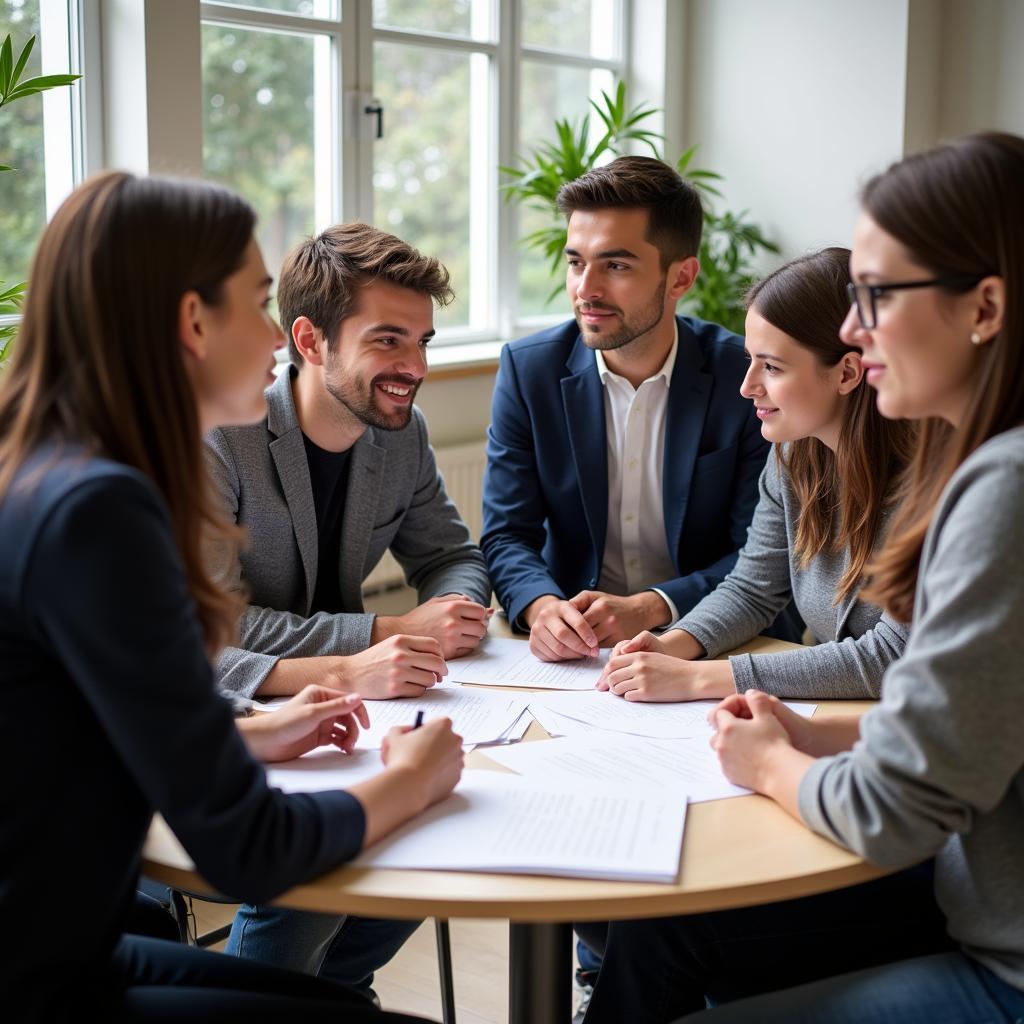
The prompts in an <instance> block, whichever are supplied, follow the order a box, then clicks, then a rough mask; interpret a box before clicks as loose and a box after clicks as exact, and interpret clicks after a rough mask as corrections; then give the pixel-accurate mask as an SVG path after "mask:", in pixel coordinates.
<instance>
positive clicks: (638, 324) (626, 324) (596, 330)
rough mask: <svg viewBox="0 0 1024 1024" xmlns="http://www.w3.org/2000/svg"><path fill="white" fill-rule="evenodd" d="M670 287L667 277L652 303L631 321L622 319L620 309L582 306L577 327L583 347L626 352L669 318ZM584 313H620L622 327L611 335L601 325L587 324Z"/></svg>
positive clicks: (589, 303)
mask: <svg viewBox="0 0 1024 1024" xmlns="http://www.w3.org/2000/svg"><path fill="white" fill-rule="evenodd" d="M667 285H668V278H667V277H663V278H662V279H661V281H659V282H658V286H657V288H655V290H654V294H653V295H652V296H651V300H650V302H648V303H647V304H646V305H644V306H642V307H641V308H640V309H638V310H637V311H636V312H635V313H633V314H632V315H631V316H630V317H628V318H627V317H625V316H622V310H621V309H619V308H618V307H616V306H602V305H601V304H600V303H596V302H581V303H579V305H578V306H577V307H576V309H575V314H576V323H577V324H579V328H580V334H581V335H582V336H583V343H584V344H585V345H586V346H587V348H596V349H600V350H601V351H602V352H608V351H610V350H612V349H616V348H622V346H623V345H628V344H629V343H630V342H631V341H635V340H636V339H637V338H639V337H640V336H641V335H642V334H647V333H648V331H651V330H653V329H654V328H655V327H657V326H658V324H659V323H660V322H661V318H662V317H663V316H664V315H665V288H666V287H667ZM582 309H588V310H589V309H593V310H595V311H597V312H601V311H602V310H608V311H610V312H612V313H618V314H619V315H620V317H622V319H621V322H620V324H619V327H618V328H617V329H614V330H609V331H607V333H606V332H605V329H604V328H603V327H601V326H600V325H597V324H593V325H587V324H584V323H583V318H582V315H581V310H582Z"/></svg>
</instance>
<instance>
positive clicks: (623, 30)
mask: <svg viewBox="0 0 1024 1024" xmlns="http://www.w3.org/2000/svg"><path fill="white" fill-rule="evenodd" d="M237 2H238V3H239V4H242V3H244V0H237ZM490 2H491V11H490V15H489V21H490V29H491V33H490V37H489V38H484V39H474V38H472V37H471V36H470V35H465V36H461V35H449V34H446V33H440V32H431V31H425V30H420V29H407V28H394V27H379V26H375V25H374V24H373V8H372V0H336V2H335V5H334V6H335V10H334V12H333V14H334V16H333V17H311V16H308V15H299V14H290V13H286V12H278V11H267V10H262V9H257V8H248V7H244V6H234V5H233V4H232V3H231V0H202V2H201V3H200V4H199V17H200V21H201V23H203V24H219V25H236V26H238V27H240V28H246V29H263V30H270V31H278V32H286V33H288V32H291V33H303V34H308V33H313V34H323V35H326V36H328V37H329V38H330V41H331V58H330V59H331V69H330V80H331V83H332V84H331V90H332V91H331V95H330V106H331V110H330V112H329V115H328V116H327V117H326V118H325V122H326V121H329V123H330V133H331V146H332V156H331V160H330V162H329V163H330V168H331V170H330V176H331V183H330V186H329V196H330V199H329V202H322V201H321V198H320V197H321V193H322V192H323V193H324V194H325V195H326V194H328V192H327V190H325V188H324V187H323V186H322V185H321V183H320V182H319V181H318V183H317V189H316V194H317V197H318V200H317V206H316V211H317V212H316V218H315V221H316V225H315V226H316V230H322V229H323V228H324V227H327V226H328V225H329V224H331V223H335V222H338V221H342V220H363V221H367V222H372V221H373V215H374V197H373V138H372V128H373V125H372V124H371V121H370V119H369V118H368V116H367V115H365V114H363V113H362V110H363V109H365V107H366V106H368V105H371V101H374V102H375V100H376V97H375V93H374V83H373V66H374V46H375V44H376V43H379V42H383V43H390V44H396V45H406V46H417V47H430V48H436V49H440V50H443V51H445V52H449V53H463V54H482V55H484V56H485V57H486V58H487V60H488V75H487V77H488V90H487V93H488V96H487V104H486V105H487V122H488V130H487V132H486V140H485V142H484V148H485V153H484V156H483V157H482V158H481V160H480V163H481V164H482V165H484V166H485V167H486V170H482V171H479V172H478V173H477V174H476V177H475V180H474V184H473V186H472V187H473V188H474V190H475V191H476V190H479V196H478V197H477V198H476V200H475V202H476V204H478V205H475V206H474V207H473V208H472V210H471V216H470V245H471V252H474V253H475V254H476V253H480V252H483V253H485V254H486V256H487V259H486V260H480V259H477V258H475V257H474V259H473V263H474V265H476V266H483V267H486V271H485V273H484V280H483V281H482V282H475V283H474V287H473V296H472V298H470V299H469V302H471V303H472V304H473V306H472V308H471V309H470V316H469V319H470V324H471V326H466V327H446V328H443V329H442V330H440V331H439V332H438V337H437V339H436V340H435V341H434V343H433V346H432V347H433V350H434V351H435V352H438V351H439V350H441V349H444V350H452V354H453V356H454V355H455V350H456V349H457V348H458V347H459V346H472V347H473V349H474V350H478V349H479V346H480V343H486V342H496V341H501V340H507V339H509V338H512V337H516V336H519V335H522V334H526V333H529V332H531V331H534V330H537V329H540V328H542V327H545V326H548V325H550V324H553V323H558V322H559V321H561V320H563V319H564V314H562V313H555V314H551V315H545V316H540V317H537V316H534V317H522V316H520V315H519V311H518V305H519V273H518V270H519V253H520V252H521V251H522V250H521V246H520V245H519V241H518V238H519V234H518V220H519V218H518V210H517V208H516V207H515V205H514V204H512V203H507V202H505V201H504V200H503V198H502V197H501V194H500V192H499V185H500V172H499V170H498V168H499V166H502V165H505V166H507V165H511V164H514V163H515V162H516V158H517V157H518V156H519V155H520V154H521V153H522V149H521V146H520V140H519V120H520V119H519V92H520V88H521V68H522V61H523V60H530V61H536V62H540V63H548V64H552V65H556V66H560V67H575V68H580V69H583V70H594V69H602V70H604V69H607V70H608V71H610V72H611V74H612V76H613V77H614V78H616V79H626V80H628V77H629V53H630V45H629V43H630V39H629V25H630V14H631V6H632V0H617V2H616V3H615V6H616V8H617V17H616V19H615V25H614V27H613V32H614V34H615V42H614V46H613V48H614V50H615V56H614V57H609V58H601V57H593V56H588V55H584V54H579V53H573V52H571V51H562V50H557V49H552V48H548V47H539V46H526V45H524V44H523V43H522V39H521V32H520V18H521V14H522V2H521V0H490ZM386 118H387V111H385V131H386V130H387V127H386V126H387V120H386ZM197 130H198V131H200V132H201V131H202V127H201V125H197ZM320 163H321V161H319V160H318V161H317V164H318V166H319V165H320ZM328 210H329V213H328V212H327V211H328ZM325 214H326V215H325ZM480 309H483V310H487V311H489V316H487V317H486V319H485V321H484V323H483V324H482V325H480V324H479V317H478V320H477V323H478V326H472V324H473V320H474V316H473V312H474V310H480ZM466 352H467V354H468V352H469V350H468V349H467V350H466ZM445 361H446V362H447V361H448V359H445Z"/></svg>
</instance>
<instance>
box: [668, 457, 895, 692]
mask: <svg viewBox="0 0 1024 1024" xmlns="http://www.w3.org/2000/svg"><path fill="white" fill-rule="evenodd" d="M759 486H760V491H761V495H760V499H759V501H758V503H757V508H756V509H755V510H754V518H753V520H752V521H751V524H750V530H749V532H748V533H747V542H746V544H745V545H744V546H743V548H742V550H741V551H740V553H739V558H738V559H737V561H736V566H735V568H734V569H733V570H732V572H730V573H729V575H728V576H726V578H725V579H724V580H723V581H722V582H721V583H720V584H719V585H718V586H717V587H716V588H715V589H714V591H712V593H710V594H708V596H707V597H705V598H704V599H703V600H702V601H701V602H700V604H698V605H697V606H696V607H695V608H693V610H692V611H690V612H689V613H688V614H686V615H685V616H683V618H682V619H680V620H679V622H677V623H675V624H674V625H673V626H672V627H671V628H672V629H685V630H686V631H687V632H688V633H690V634H692V635H693V636H694V637H695V638H696V639H697V640H699V641H700V643H701V644H702V645H703V646H704V649H705V650H706V651H707V652H708V657H709V658H714V657H716V656H717V655H719V654H721V653H722V651H728V650H730V649H731V648H733V647H737V646H739V645H740V644H741V643H743V642H744V641H746V640H749V639H750V638H751V637H752V636H757V634H758V633H760V632H762V631H763V630H764V629H766V628H767V627H768V626H769V625H771V622H772V620H773V619H774V618H775V616H776V615H777V614H778V613H779V612H780V611H781V610H782V609H783V608H784V607H785V606H786V605H787V604H788V603H789V600H790V598H792V600H793V602H794V604H795V605H796V607H797V610H798V611H799V612H800V616H801V618H802V619H803V620H804V622H805V623H806V624H807V625H808V627H809V628H810V630H811V632H812V633H813V634H814V638H815V639H816V640H817V641H818V643H817V645H816V646H814V647H806V648H804V649H802V650H799V651H787V652H785V653H783V654H755V655H750V654H741V655H738V656H736V657H734V658H731V659H730V664H731V665H732V673H733V677H734V679H735V681H736V690H737V692H739V693H743V692H744V691H745V690H749V689H751V688H756V689H758V690H764V691H765V692H766V693H774V694H775V695H776V696H778V697H810V698H818V699H821V698H826V699H833V700H863V699H865V698H871V699H874V698H877V697H878V694H879V691H880V689H881V683H882V674H883V673H884V672H885V670H886V668H887V667H888V666H889V665H890V664H891V663H892V662H893V661H895V660H896V659H897V658H898V657H900V655H901V654H902V653H903V649H904V647H905V646H906V642H907V629H906V627H905V626H903V625H901V624H900V623H899V622H897V621H896V620H895V619H893V618H891V617H890V616H888V615H884V614H882V610H881V609H880V608H878V607H876V606H875V605H873V604H867V603H865V602H864V601H861V600H859V599H858V598H857V594H856V591H854V592H853V593H851V594H848V595H847V596H846V597H844V598H843V599H842V600H841V601H840V602H839V603H838V604H836V603H835V600H836V588H837V587H838V585H839V581H840V579H841V578H842V575H843V573H844V572H845V571H846V567H847V565H848V564H849V552H848V551H845V550H844V551H841V552H839V553H838V554H832V553H830V552H827V551H826V552H822V553H821V554H819V555H816V556H815V557H814V558H813V559H811V562H810V564H809V565H807V566H806V567H805V568H800V566H799V564H798V563H797V559H796V555H795V554H794V551H793V549H794V544H795V539H796V529H797V523H798V521H799V517H800V502H799V500H798V499H797V496H796V494H795V493H794V491H793V487H792V485H791V484H790V480H789V474H788V473H786V472H785V471H784V470H783V469H782V468H781V467H780V466H779V460H778V458H777V457H776V455H775V453H774V452H773V453H772V454H771V455H769V456H768V462H767V463H766V464H765V467H764V472H762V474H761V480H760V485H759ZM883 523H884V520H883Z"/></svg>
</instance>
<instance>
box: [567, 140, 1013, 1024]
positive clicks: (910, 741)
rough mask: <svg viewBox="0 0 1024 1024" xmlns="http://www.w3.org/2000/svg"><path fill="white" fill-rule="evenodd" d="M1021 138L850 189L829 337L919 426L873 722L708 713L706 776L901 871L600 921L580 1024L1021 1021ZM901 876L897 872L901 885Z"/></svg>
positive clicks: (747, 697) (885, 567) (730, 709)
mask: <svg viewBox="0 0 1024 1024" xmlns="http://www.w3.org/2000/svg"><path fill="white" fill-rule="evenodd" d="M1021 224H1024V139H1022V138H1019V137H1016V136H1011V135H1005V134H996V133H987V134H983V135H977V136H971V137H969V138H966V139H961V140H958V141H955V142H952V143H949V144H946V145H943V146H941V147H939V148H938V149H935V150H932V151H930V152H927V153H921V154H915V155H913V156H909V157H907V158H906V159H904V160H902V161H901V162H899V163H898V164H896V165H895V166H894V167H892V168H891V169H890V170H889V171H888V172H886V173H885V174H883V175H880V176H879V177H877V178H875V179H873V180H872V181H870V182H869V183H868V185H867V186H866V188H865V191H864V195H863V214H862V216H861V218H860V220H859V222H858V225H857V229H856V232H855V236H854V247H853V257H852V261H851V268H852V271H853V279H854V281H855V282H856V284H855V287H854V288H853V289H852V295H851V298H852V300H853V304H854V308H853V309H851V311H850V314H849V316H848V317H847V321H846V323H845V325H844V327H843V337H844V339H845V340H846V341H847V342H848V343H849V344H853V345H857V346H859V347H861V349H862V351H863V359H862V363H863V365H864V367H865V368H866V373H867V377H868V383H869V384H870V385H871V386H872V387H873V388H874V389H875V391H876V393H877V404H878V408H879V410H880V411H881V412H882V413H883V415H885V416H887V417H893V418H896V417H906V418H911V419H915V420H924V421H925V426H924V428H923V430H922V434H921V439H920V443H919V447H918V451H917V454H916V455H915V457H914V462H913V464H912V466H911V468H910V473H909V481H908V487H907V490H906V493H905V497H904V500H903V502H902V503H901V505H900V509H899V511H898V513H897V514H896V516H895V517H894V519H893V523H892V526H891V529H890V531H889V534H888V537H887V540H886V544H885V546H884V548H883V550H882V551H881V552H880V553H879V555H878V556H877V557H876V558H875V559H874V561H873V562H872V563H871V567H870V571H871V576H872V584H871V589H870V591H868V592H867V593H866V597H867V599H869V600H876V601H878V602H879V604H881V605H882V606H883V607H884V608H885V609H886V610H887V611H888V612H889V614H891V615H893V616H894V617H895V618H897V619H899V620H901V621H904V622H908V621H911V620H912V622H913V628H912V631H911V634H910V638H909V640H908V643H907V648H906V651H905V653H904V656H903V658H902V659H900V660H899V661H898V662H896V663H895V664H894V665H892V666H891V667H890V669H889V670H888V672H887V673H886V675H885V680H884V685H883V687H882V698H881V702H880V703H879V704H878V706H877V707H875V708H873V709H872V710H871V711H869V712H868V713H867V714H866V715H864V716H863V717H862V718H861V719H860V720H859V721H858V720H856V719H855V718H843V717H829V718H824V719H821V720H820V721H817V720H815V719H811V720H810V721H805V720H804V719H798V718H797V716H795V715H790V714H788V713H787V709H786V708H785V706H784V705H783V704H782V703H781V702H779V701H778V699H777V698H776V697H773V696H771V695H768V694H765V693H762V692H760V691H757V690H751V691H748V692H747V693H746V694H734V695H732V696H731V697H729V698H727V699H726V700H725V701H723V702H722V704H720V705H719V707H718V708H717V709H716V710H715V712H714V713H713V716H712V717H713V722H714V724H715V726H716V727H717V730H718V731H717V733H716V736H715V738H714V741H713V745H714V746H715V748H716V750H717V751H718V754H719V757H720V759H721V762H722V767H723V769H724V771H725V773H726V775H727V776H728V777H729V778H730V779H731V780H732V781H733V782H735V783H738V784H740V785H746V786H750V787H752V788H754V789H756V790H758V791H759V792H761V793H763V794H765V795H766V796H768V797H771V798H772V799H774V800H776V801H778V802H779V803H780V804H781V805H782V807H784V808H785V809H786V810H787V811H788V812H789V813H790V814H792V815H793V816H794V817H796V818H798V819H799V820H801V821H803V822H804V823H806V824H807V825H808V826H809V827H810V828H812V829H814V830H815V831H816V832H819V833H820V834H821V835H823V836H826V837H827V838H829V839H831V840H832V841H834V842H836V843H838V844H840V845H841V846H844V847H846V848H848V849H851V850H854V851H856V852H857V853H859V854H861V855H863V856H864V857H866V858H867V859H868V860H869V861H871V862H873V863H876V864H880V865H883V866H886V867H889V868H894V869H895V868H902V869H903V870H901V871H898V872H897V873H895V874H892V875H889V876H887V877H885V878H882V879H879V880H878V881H876V882H870V883H867V884H865V885H860V886H856V887H854V888H852V889H845V890H840V891H838V892H834V893H827V894H824V895H821V896H816V897H811V898H808V899H799V900H790V901H788V902H785V903H780V904H772V905H768V906H763V907H750V908H745V909H742V910H734V911H724V912H720V913H713V914H697V915H692V916H690V917H685V918H665V919H654V920H650V921H628V922H613V923H612V924H611V925H610V927H609V929H608V932H607V936H606V945H605V949H604V954H605V959H604V964H603V965H602V968H601V974H600V975H599V977H598V981H597V984H596V986H595V987H594V996H593V1000H592V1002H591V1004H590V1008H589V1010H588V1013H587V1016H586V1022H587V1024H601V1022H612V1021H615V1022H620V1021H623V1020H629V1021H631V1022H632V1024H648V1022H649V1024H655V1022H658V1024H660V1022H664V1021H668V1020H672V1019H675V1018H677V1017H679V1016H680V1015H682V1014H684V1013H688V1012H690V1013H692V1012H694V1011H700V1012H703V1007H704V1006H705V998H706V997H710V998H711V999H712V1000H713V1001H714V1002H719V1003H722V1002H727V1001H731V1000H737V999H738V998H739V997H742V996H754V995H755V994H757V993H769V992H770V993H772V994H770V995H757V997H756V998H750V999H744V1000H743V1001H741V1002H732V1003H731V1005H728V1006H720V1007H719V1008H717V1009H714V1010H712V1011H710V1012H711V1014H712V1017H711V1020H712V1021H714V1022H715V1024H774V1022H782V1021H785V1022H786V1024H809V1022H812V1021H813V1022H816V1024H822V1022H824V1024H833V1022H850V1024H852V1022H857V1024H897V1022H899V1024H915V1022H928V1024H934V1022H937V1021H941V1022H943V1024H954V1022H965V1024H966V1022H975V1021H977V1022H981V1021H1014V1020H1017V1021H1019V1020H1024V856H1022V852H1024V743H1022V742H1021V723H1020V719H1021V713H1020V709H1021V692H1022V686H1021V661H1022V643H1021V639H1020V632H1019V631H1020V623H1021V621H1022V620H1024V583H1022V579H1024V517H1022V515H1021V509H1022V508H1024V236H1022V234H1021V230H1020V226H1021ZM908 865H917V866H916V867H908Z"/></svg>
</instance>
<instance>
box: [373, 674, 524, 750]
mask: <svg viewBox="0 0 1024 1024" xmlns="http://www.w3.org/2000/svg"><path fill="white" fill-rule="evenodd" d="M363 703H364V705H365V707H366V710H367V712H369V715H370V727H369V728H368V729H362V730H361V731H360V734H359V739H358V741H357V742H356V747H357V748H359V749H362V750H367V749H373V748H375V747H379V746H380V745H381V743H382V742H383V740H384V736H385V735H386V733H387V731H388V730H389V729H390V728H391V727H392V726H395V725H412V724H413V722H414V721H415V719H416V713H417V712H418V711H422V712H423V713H424V718H425V720H428V721H429V720H430V719H431V718H437V717H439V716H441V715H447V716H448V717H449V718H450V719H451V720H452V728H453V729H454V730H455V732H457V733H458V734H459V735H460V736H461V737H462V739H463V741H464V742H465V743H491V742H493V741H494V740H497V739H499V738H500V737H502V736H503V735H504V734H505V733H506V731H508V730H509V729H510V728H512V727H513V726H514V725H515V724H516V723H517V722H518V721H519V719H520V716H521V715H522V714H523V712H524V711H525V710H526V701H524V700H521V699H520V698H519V695H517V694H511V693H508V694H506V693H492V692H479V691H477V690H467V689H465V688H464V687H461V686H441V687H438V686H434V687H431V688H430V689H429V690H427V691H426V692H425V693H424V694H423V696H422V697H402V698H398V699H395V700H368V701H364V702H363Z"/></svg>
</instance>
